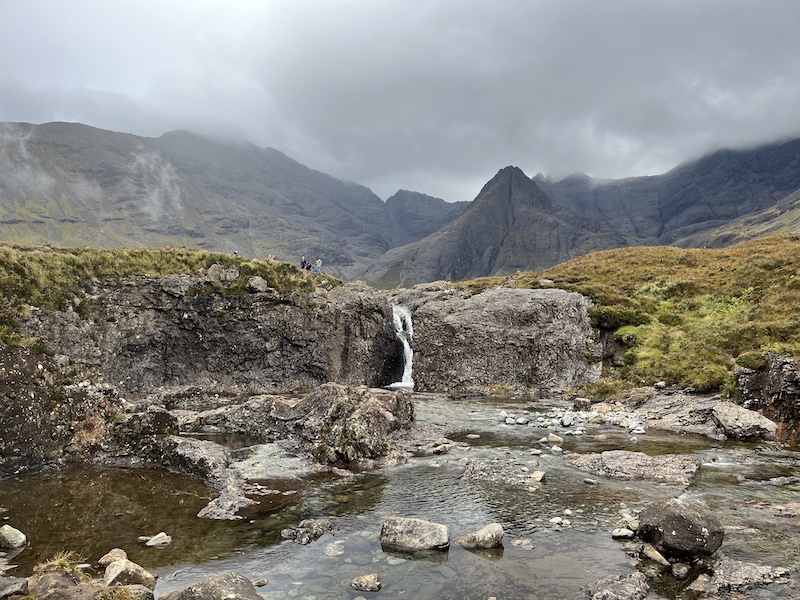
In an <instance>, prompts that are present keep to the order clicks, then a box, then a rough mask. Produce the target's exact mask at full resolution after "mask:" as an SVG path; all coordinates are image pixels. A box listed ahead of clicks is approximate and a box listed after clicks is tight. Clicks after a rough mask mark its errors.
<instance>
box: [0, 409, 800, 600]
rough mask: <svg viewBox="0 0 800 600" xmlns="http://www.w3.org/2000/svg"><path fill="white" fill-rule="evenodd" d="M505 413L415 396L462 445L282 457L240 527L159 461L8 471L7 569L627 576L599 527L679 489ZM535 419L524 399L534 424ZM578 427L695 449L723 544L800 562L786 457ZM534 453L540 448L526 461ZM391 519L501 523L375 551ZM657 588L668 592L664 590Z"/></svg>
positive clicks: (486, 586)
mask: <svg viewBox="0 0 800 600" xmlns="http://www.w3.org/2000/svg"><path fill="white" fill-rule="evenodd" d="M501 408H505V409H506V410H509V412H511V411H519V410H522V407H520V406H518V405H514V404H511V403H507V402H500V401H497V402H486V401H483V402H476V401H472V402H466V401H443V400H441V399H436V398H432V397H419V398H418V400H417V415H418V420H422V421H427V422H429V423H438V424H440V425H441V426H442V427H443V428H444V430H445V431H447V432H448V434H449V435H450V437H451V439H454V440H458V441H462V442H467V443H468V444H469V446H468V447H462V446H459V447H457V448H454V449H453V450H451V451H450V452H449V453H448V454H446V455H442V456H424V457H418V458H415V459H412V460H411V461H410V462H409V463H407V464H405V465H400V466H397V467H392V468H388V469H384V470H381V471H379V472H373V473H362V474H358V475H355V476H353V477H351V478H346V479H342V478H332V477H330V476H325V477H321V476H318V475H317V476H302V475H301V474H300V473H301V471H300V470H299V469H298V468H297V460H296V459H288V460H287V467H286V468H287V469H290V470H287V472H291V473H293V474H294V476H293V477H292V478H289V479H264V480H261V483H262V484H263V485H264V486H265V487H267V488H269V489H272V490H274V493H272V494H270V495H268V496H263V497H259V498H258V500H259V501H260V504H258V505H256V506H253V507H249V508H248V509H246V510H244V511H242V513H241V514H242V516H243V517H244V518H243V519H240V520H238V521H224V522H219V521H210V520H205V519H198V518H196V517H195V516H194V515H195V514H196V513H197V511H198V510H200V508H202V506H204V505H205V503H206V502H207V501H208V500H209V499H210V498H211V497H212V493H211V492H210V491H209V490H207V489H206V488H205V487H203V485H202V484H200V483H199V482H197V481H195V480H191V479H187V478H183V477H179V476H175V475H171V474H167V473H163V472H160V471H155V470H134V471H123V470H113V469H89V468H80V469H68V470H63V471H58V472H50V473H39V474H34V475H26V476H17V477H11V478H7V479H5V480H2V481H0V507H4V508H6V509H8V511H7V512H5V513H3V516H5V517H8V519H7V521H6V522H8V523H9V524H11V525H13V526H15V527H17V528H18V529H20V530H22V531H23V532H25V533H26V534H27V535H28V537H29V540H30V542H31V543H30V546H29V547H27V548H26V549H25V550H24V551H23V552H21V553H20V554H19V555H17V556H15V557H12V560H11V562H12V563H13V564H17V565H19V566H18V567H17V569H14V570H12V571H11V572H10V574H13V575H18V576H24V575H27V574H29V573H30V571H31V570H32V568H33V565H35V564H36V563H37V562H40V561H41V560H44V559H45V558H48V557H50V556H52V555H53V554H55V553H56V552H58V551H60V550H65V549H73V550H77V551H79V552H80V553H82V554H83V555H84V556H85V557H86V558H87V559H88V560H89V561H90V562H96V561H97V559H98V558H99V557H100V556H102V555H103V554H104V553H105V552H107V551H108V550H110V549H111V548H113V547H121V548H124V549H125V550H126V551H127V552H128V554H129V555H130V558H131V559H132V560H134V561H135V562H137V563H139V564H141V565H143V566H144V567H146V568H148V569H150V570H151V571H152V572H154V573H156V574H158V575H159V576H160V577H159V582H158V587H157V588H156V594H157V595H162V594H164V593H166V592H168V591H171V590H174V589H182V588H184V587H186V586H187V585H189V584H190V583H193V582H194V581H197V580H199V579H202V578H205V577H207V576H209V575H212V574H216V573H221V572H225V571H237V572H240V573H242V574H243V575H245V576H247V577H249V578H251V579H253V580H256V579H261V578H267V579H269V584H268V585H266V586H265V587H262V588H259V593H260V594H261V595H262V596H263V597H265V598H286V597H296V598H307V599H311V598H318V599H323V598H326V599H327V598H332V599H337V598H342V599H352V598H354V597H356V596H357V595H359V594H358V593H356V592H354V591H353V590H351V589H350V588H349V583H350V581H351V580H352V579H353V578H354V577H357V576H359V575H365V574H368V573H372V572H377V573H379V574H380V577H381V581H382V582H383V589H382V590H381V592H380V598H404V599H407V598H417V599H424V598H441V599H451V598H452V599H465V598H476V599H484V600H485V599H486V598H488V597H490V596H496V597H497V598H502V599H523V598H526V599H527V598H576V599H577V598H584V597H585V595H584V592H583V591H582V586H585V585H586V584H588V583H591V582H593V581H595V580H596V579H598V578H600V577H602V576H604V575H607V574H624V573H629V572H631V570H632V566H631V564H630V561H629V558H628V557H627V555H626V554H625V553H624V552H623V551H622V546H621V545H620V544H619V543H618V542H616V541H614V540H612V539H611V536H610V532H611V530H612V529H613V527H614V524H615V522H616V521H617V520H618V519H619V517H620V511H621V510H623V509H626V508H635V507H637V506H640V505H642V504H643V503H646V502H649V501H652V500H655V499H660V498H666V497H672V496H675V495H677V494H680V493H681V490H679V489H676V488H674V487H671V486H667V485H659V484H652V483H646V482H641V481H614V480H610V479H605V478H601V477H598V476H594V475H591V477H592V478H594V479H597V480H598V481H600V484H599V485H588V484H587V483H585V482H584V480H585V479H586V477H587V473H584V472H582V471H578V470H575V469H573V468H571V467H569V466H568V465H566V464H565V463H564V461H563V460H562V459H561V458H560V456H558V455H553V454H551V453H550V452H549V450H548V447H547V446H546V445H540V444H539V443H538V440H539V439H540V438H541V437H543V436H546V435H547V433H548V430H546V429H543V428H541V427H538V426H506V425H504V424H501V423H499V422H498V420H497V414H498V412H499V410H500V409H501ZM537 414H538V413H536V411H535V410H533V409H530V412H529V415H530V416H531V417H532V418H533V419H534V422H535V417H536V416H537ZM587 430H588V431H587V435H585V436H568V437H565V441H564V443H563V444H562V446H563V447H564V449H565V450H567V451H576V452H595V451H602V450H609V449H620V448H623V449H629V450H639V451H643V452H647V453H649V454H663V453H691V454H695V455H697V456H698V458H699V459H700V460H701V461H702V463H703V466H702V467H701V469H700V471H699V472H698V476H697V478H696V481H695V483H694V484H693V485H692V486H691V487H690V488H689V489H688V490H686V491H685V492H683V495H684V496H688V497H698V498H701V499H703V500H704V501H706V502H707V503H708V504H709V506H710V507H711V508H712V509H713V510H714V511H715V512H716V513H717V514H718V515H719V516H720V519H721V520H722V521H723V523H724V524H725V526H726V538H725V542H724V544H723V550H724V551H725V553H726V554H728V555H729V556H732V557H734V558H737V559H739V560H744V561H751V562H757V563H761V564H770V565H782V566H786V567H789V568H791V569H793V570H796V569H797V568H798V566H800V543H799V542H800V527H798V525H800V504H798V498H800V496H798V492H800V483H799V481H800V478H798V477H797V475H796V474H797V473H798V470H797V467H798V455H797V454H796V453H792V452H784V451H780V450H775V449H770V448H767V447H760V446H756V445H737V444H722V443H719V442H715V441H712V440H708V439H705V438H702V437H698V436H684V435H675V434H668V433H659V432H655V431H648V433H647V434H646V435H644V436H638V437H637V438H636V439H635V440H631V436H630V435H629V434H628V432H627V429H622V428H615V427H611V426H606V425H598V426H593V425H587ZM469 434H472V435H475V434H477V435H479V436H480V437H479V438H477V439H473V438H471V437H467V436H468V435H469ZM598 436H599V437H598ZM227 441H228V443H231V444H236V443H237V442H236V441H235V440H227ZM532 449H542V450H544V452H543V454H541V455H535V454H532V453H531V450H532ZM274 450H275V449H274V448H263V449H259V451H258V452H256V453H254V454H253V455H252V458H251V460H250V462H251V464H252V465H254V466H257V462H258V460H261V461H264V462H265V463H266V462H269V465H270V469H263V468H262V472H265V473H272V472H280V471H279V470H278V471H276V470H275V469H276V468H277V469H280V460H281V459H280V458H279V457H277V456H276V453H275V451H274ZM470 460H471V461H476V462H481V463H487V464H490V465H493V466H494V467H496V468H498V469H502V470H503V471H504V472H508V473H514V472H519V471H524V470H527V471H525V472H530V471H533V470H541V471H544V472H545V473H546V477H545V480H544V482H543V483H542V484H541V485H540V486H534V487H528V486H507V485H501V484H498V483H491V482H486V481H474V480H463V479H462V478H461V476H462V475H463V473H464V466H465V464H466V463H467V461H470ZM246 462H247V460H244V461H243V463H246ZM254 468H255V467H254ZM389 515H401V516H412V517H420V518H425V519H429V520H432V521H436V522H439V523H443V524H445V525H447V526H448V527H449V529H450V533H451V538H452V539H453V541H455V539H457V538H458V537H459V536H461V535H463V534H465V533H467V532H468V531H470V530H474V529H476V528H478V527H481V526H483V525H486V524H488V523H491V522H499V523H501V524H502V525H503V527H504V528H505V530H506V537H505V539H504V548H503V549H502V550H500V551H493V552H483V553H478V552H469V551H466V550H463V549H462V548H460V547H458V546H457V545H455V544H452V545H451V548H450V549H449V550H448V551H446V552H439V553H433V554H432V555H429V556H426V557H424V558H422V559H417V560H409V559H408V558H407V557H403V556H396V555H392V554H389V553H386V552H384V551H383V550H382V549H381V547H380V543H379V541H378V536H379V533H380V528H381V524H382V522H383V521H384V519H385V518H386V517H387V516H389ZM312 517H315V518H332V519H334V520H335V522H336V523H337V525H338V530H337V531H335V532H334V534H333V535H329V534H326V535H324V536H323V537H322V538H320V539H319V540H318V541H316V542H314V543H311V544H309V545H307V546H301V545H299V544H296V543H294V542H289V541H285V540H282V539H281V537H280V530H281V529H283V528H285V527H287V526H290V525H295V524H297V523H298V522H299V521H300V520H302V519H305V518H312ZM554 517H562V518H566V519H569V521H570V526H569V527H567V528H560V527H559V526H557V525H555V524H553V523H551V521H550V520H551V519H553V518H554ZM159 531H165V532H167V533H168V534H170V535H172V536H173V543H172V545H170V546H168V547H166V548H162V549H152V548H146V547H144V545H143V544H141V543H140V542H138V541H137V538H138V536H140V535H144V534H147V535H154V534H155V533H158V532H159ZM785 588H786V586H777V588H776V586H772V588H771V589H770V590H769V591H768V592H766V591H765V592H764V593H765V594H767V595H766V596H763V597H786V598H789V597H793V596H792V594H791V593H790V592H792V591H794V592H795V593H796V591H797V590H791V589H788V588H786V589H785ZM661 593H662V594H663V597H670V596H669V593H670V592H669V591H662V592H661ZM753 597H759V596H753ZM795 597H796V596H795Z"/></svg>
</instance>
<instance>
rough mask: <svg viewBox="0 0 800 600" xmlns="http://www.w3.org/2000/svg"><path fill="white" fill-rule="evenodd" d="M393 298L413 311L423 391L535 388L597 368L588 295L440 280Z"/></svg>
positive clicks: (583, 376)
mask: <svg viewBox="0 0 800 600" xmlns="http://www.w3.org/2000/svg"><path fill="white" fill-rule="evenodd" d="M395 301H396V302H398V303H400V304H403V305H405V306H406V307H408V308H409V309H410V310H411V311H412V315H413V325H414V337H413V343H412V346H413V348H414V362H413V365H414V372H413V376H414V383H415V389H416V390H418V391H422V392H425V391H431V392H432V391H439V392H441V391H447V392H449V393H452V394H481V393H500V394H502V393H504V392H514V393H526V394H531V395H534V396H535V395H538V394H539V393H548V392H551V391H553V390H563V389H566V388H569V387H574V386H578V385H581V384H584V383H588V382H590V381H593V380H595V379H597V378H598V377H599V376H600V369H601V364H600V357H601V349H600V345H599V343H598V338H597V334H596V332H595V331H594V330H593V329H592V327H591V324H590V322H589V317H588V312H587V311H588V308H589V306H590V301H589V300H588V299H587V298H585V297H583V296H581V295H579V294H574V293H570V292H565V291H564V290H556V289H550V290H523V289H506V288H494V289H490V290H487V291H485V292H483V293H480V294H475V295H472V294H469V293H467V292H462V291H457V290H455V289H454V288H453V287H452V286H450V285H449V284H447V283H442V282H440V283H433V284H429V285H420V286H417V287H416V288H414V289H412V290H408V291H403V292H400V293H398V294H397V295H396V297H395Z"/></svg>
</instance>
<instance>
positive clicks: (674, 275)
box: [464, 234, 800, 391]
mask: <svg viewBox="0 0 800 600" xmlns="http://www.w3.org/2000/svg"><path fill="white" fill-rule="evenodd" d="M542 280H549V281H551V282H552V284H551V283H548V282H547V281H542ZM464 285H465V286H467V287H468V288H471V289H474V290H480V289H483V288H486V287H491V286H496V285H506V286H511V287H523V288H538V287H553V286H555V287H559V288H563V289H565V290H569V291H575V292H580V293H581V294H584V295H586V296H588V297H589V298H591V299H592V300H593V301H594V303H595V308H594V309H593V310H592V313H591V316H592V319H593V322H594V323H595V325H597V326H598V327H600V328H601V329H603V330H605V331H608V332H611V333H612V335H613V336H614V337H615V339H616V340H617V341H618V342H620V343H621V344H623V345H624V347H625V348H626V353H625V366H624V367H622V368H620V369H619V370H617V371H616V372H614V373H613V374H612V373H609V375H614V376H616V377H617V378H618V384H619V385H618V386H617V387H625V386H634V385H641V384H642V383H644V384H652V383H653V382H655V381H660V380H663V381H666V382H667V383H669V384H677V385H680V386H684V387H693V388H695V389H697V390H698V391H715V390H723V391H732V390H733V387H734V386H733V381H734V380H733V369H734V367H735V365H736V364H740V365H743V366H748V367H751V368H759V367H762V366H764V364H765V362H764V358H763V356H764V354H765V353H767V352H776V353H779V354H782V355H786V356H794V357H800V234H788V235H782V236H775V237H769V238H762V239H758V240H753V241H749V242H744V243H741V244H738V245H736V246H731V247H729V248H723V249H681V248H672V247H638V248H624V249H618V250H608V251H604V252H596V253H593V254H590V255H587V256H583V257H581V258H578V259H575V260H572V261H569V262H566V263H562V264H560V265H556V266H554V267H552V268H550V269H547V270H545V271H542V272H539V273H518V274H516V275H514V276H512V277H489V278H482V279H477V280H473V281H469V282H465V283H464Z"/></svg>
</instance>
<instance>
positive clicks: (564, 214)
mask: <svg viewBox="0 0 800 600" xmlns="http://www.w3.org/2000/svg"><path fill="white" fill-rule="evenodd" d="M797 193H800V140H788V141H781V142H776V143H773V144H767V145H763V146H759V147H756V148H752V149H746V150H720V151H717V152H715V153H713V154H710V155H708V156H705V157H703V158H701V159H699V160H697V161H692V162H689V163H686V164H683V165H679V166H677V167H675V168H674V169H672V170H671V171H669V172H668V173H665V174H664V175H657V176H649V177H633V178H627V179H620V180H595V179H592V178H590V177H588V176H586V175H574V176H571V177H568V178H566V179H564V180H562V181H557V182H552V181H549V180H547V179H546V178H544V177H542V176H536V177H534V178H533V179H530V178H528V177H527V176H526V175H525V174H524V173H523V172H522V171H521V170H520V169H518V168H516V167H506V168H503V169H501V170H500V171H499V172H498V174H497V175H496V176H495V177H494V178H493V179H492V180H491V181H489V182H488V183H487V184H486V185H485V186H484V188H483V189H482V190H481V192H480V194H479V195H478V196H477V197H476V198H475V200H474V201H472V202H470V203H465V202H459V203H453V204H450V203H447V202H445V201H444V200H441V199H438V198H432V197H430V196H426V195H425V194H421V193H417V192H409V191H405V190H400V191H399V192H398V193H397V194H395V195H394V196H392V197H391V198H389V199H388V200H387V201H386V202H382V201H381V199H380V198H378V197H377V196H375V195H374V194H373V193H372V192H371V191H370V190H369V189H368V188H365V187H363V186H360V185H357V184H355V183H348V182H343V181H340V180H338V179H335V178H333V177H330V176H328V175H325V174H324V173H320V172H319V171H314V170H313V169H309V168H307V167H305V166H303V165H301V164H300V163H298V162H296V161H294V160H292V159H290V158H288V157H287V156H285V155H284V154H282V153H281V152H279V151H277V150H274V149H270V148H258V147H256V146H254V145H253V144H250V143H247V142H232V141H223V140H214V139H209V138H207V137H202V136H198V135H195V134H192V133H189V132H185V131H175V132H170V133H167V134H165V135H163V136H161V137H160V138H142V137H137V136H134V135H131V134H124V133H115V132H110V131H103V130H100V129H96V128H92V127H88V126H85V125H81V124H77V123H48V124H45V125H30V124H24V123H7V124H3V125H2V126H0V200H2V202H0V239H4V240H5V241H8V242H11V243H22V244H30V245H36V244H52V245H55V246H61V247H75V246H90V247H112V248H114V247H132V246H165V245H178V246H187V247H196V248H203V249H213V250H219V251H223V252H228V253H232V252H234V251H236V252H238V253H240V254H242V255H244V256H254V257H267V256H269V255H274V256H277V257H278V258H279V259H283V260H287V261H290V262H293V263H297V262H299V258H300V256H302V255H305V256H307V257H309V256H310V257H316V256H321V257H322V259H323V265H324V269H325V270H326V272H328V273H330V274H332V275H335V276H337V277H341V278H345V279H355V278H363V279H366V280H368V281H371V282H374V283H377V284H378V285H380V286H381V287H393V286H398V285H412V284H414V283H418V282H425V281H434V280H437V279H450V280H461V279H466V278H473V277H479V276H484V275H493V274H513V273H514V272H516V271H526V270H541V269H544V268H547V267H549V266H552V265H553V264H557V263H559V262H562V261H565V260H568V259H570V258H574V257H577V256H580V255H583V254H586V253H589V252H593V251H596V250H602V249H608V248H616V247H625V246H635V245H650V246H652V245H676V246H682V247H706V246H723V245H727V244H730V243H732V242H734V241H741V240H744V239H750V238H752V237H757V236H759V235H764V234H766V233H772V232H787V231H796V230H797V227H798V224H797V223H798V219H797V217H796V214H797V213H798V211H800V208H798V202H799V201H800V196H797Z"/></svg>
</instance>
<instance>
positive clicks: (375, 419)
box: [294, 383, 414, 464]
mask: <svg viewBox="0 0 800 600" xmlns="http://www.w3.org/2000/svg"><path fill="white" fill-rule="evenodd" d="M294 410H295V411H300V413H299V415H298V416H300V415H302V417H301V418H298V419H297V420H296V423H297V425H298V426H299V427H301V428H302V429H301V430H300V431H299V434H300V436H301V437H302V438H303V439H304V440H306V441H307V442H308V443H309V444H311V453H312V454H313V455H314V457H315V458H317V460H319V461H320V462H324V463H329V464H332V463H335V462H338V461H343V462H354V461H357V460H360V459H365V458H366V459H376V458H381V457H384V456H386V455H388V454H389V451H390V449H391V439H390V434H392V433H394V432H396V431H399V430H401V429H404V428H407V427H408V426H409V425H410V424H411V422H412V421H413V420H414V404H413V402H412V397H411V392H410V391H409V390H407V389H399V390H396V391H388V390H378V389H370V388H367V387H366V386H358V387H352V386H345V385H339V384H335V383H328V384H325V385H321V386H319V387H318V388H316V389H315V390H314V391H312V392H311V393H310V394H308V395H307V396H305V397H304V398H303V399H302V400H301V401H300V402H298V404H297V406H296V407H294Z"/></svg>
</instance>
